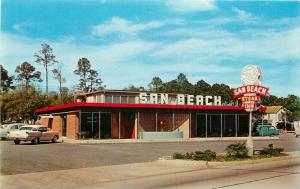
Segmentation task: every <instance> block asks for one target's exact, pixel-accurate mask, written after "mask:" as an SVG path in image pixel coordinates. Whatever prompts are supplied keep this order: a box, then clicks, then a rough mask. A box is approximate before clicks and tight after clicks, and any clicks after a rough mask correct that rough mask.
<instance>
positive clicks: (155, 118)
mask: <svg viewBox="0 0 300 189" xmlns="http://www.w3.org/2000/svg"><path fill="white" fill-rule="evenodd" d="M155 128H156V132H157V112H155Z"/></svg>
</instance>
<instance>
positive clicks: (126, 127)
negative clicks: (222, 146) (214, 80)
mask: <svg viewBox="0 0 300 189" xmlns="http://www.w3.org/2000/svg"><path fill="white" fill-rule="evenodd" d="M75 99H76V102H75V103H71V104H65V105H58V106H53V107H46V108H41V109H37V110H36V113H37V115H38V116H39V118H40V120H39V121H40V123H41V124H43V125H47V126H48V127H49V128H51V129H52V130H55V131H58V132H59V133H60V135H61V136H64V137H67V138H71V139H166V138H184V139H188V138H196V137H240V136H247V135H248V121H249V113H247V112H246V111H245V110H244V108H243V107H240V106H232V105H230V106H229V105H225V104H224V103H223V102H222V99H221V97H220V96H201V95H197V96H194V95H188V94H174V93H168V94H167V93H162V94H160V93H152V92H132V91H124V90H101V91H96V92H90V93H82V94H76V95H75Z"/></svg>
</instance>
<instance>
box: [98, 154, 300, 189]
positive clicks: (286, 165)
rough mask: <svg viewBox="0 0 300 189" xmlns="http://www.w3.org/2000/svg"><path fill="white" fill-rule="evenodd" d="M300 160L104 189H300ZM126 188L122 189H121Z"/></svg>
mask: <svg viewBox="0 0 300 189" xmlns="http://www.w3.org/2000/svg"><path fill="white" fill-rule="evenodd" d="M299 177H300V160H299V159H297V160H296V159H294V160H288V161H275V162H266V163H262V164H246V165H238V166H226V167H215V168H209V169H199V170H192V171H182V172H176V173H171V174H161V175H156V176H150V177H140V178H138V179H125V180H117V181H113V182H108V183H104V184H101V185H99V184H98V185H99V186H102V188H107V189H110V188H131V189H138V188H141V186H142V188H144V189H147V188H149V189H150V188H163V189H199V188H201V189H206V188H207V189H217V188H225V189H226V188H228V189H229V188H230V189H241V188H242V189H253V188H255V189H266V188H272V189H282V188H286V189H294V188H300V180H299ZM120 186H122V187H120Z"/></svg>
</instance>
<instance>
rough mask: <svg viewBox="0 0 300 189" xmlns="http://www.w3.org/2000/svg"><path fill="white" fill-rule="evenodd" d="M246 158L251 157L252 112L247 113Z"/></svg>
mask: <svg viewBox="0 0 300 189" xmlns="http://www.w3.org/2000/svg"><path fill="white" fill-rule="evenodd" d="M246 144H247V148H248V156H250V157H252V156H253V138H252V111H250V112H249V136H248V139H247V143H246Z"/></svg>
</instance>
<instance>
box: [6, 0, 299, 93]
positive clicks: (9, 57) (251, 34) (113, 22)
mask: <svg viewBox="0 0 300 189" xmlns="http://www.w3.org/2000/svg"><path fill="white" fill-rule="evenodd" d="M0 38H1V46H0V57H1V64H4V67H5V68H6V69H7V70H8V71H9V72H10V73H11V74H12V73H14V70H15V67H16V66H17V65H19V64H21V63H22V62H24V61H28V62H30V63H32V64H33V65H35V66H36V67H37V68H38V69H39V70H41V71H42V73H43V68H42V67H41V66H40V65H38V64H36V63H35V62H34V58H33V54H34V53H35V52H38V51H39V49H40V44H41V43H44V42H47V43H49V44H50V45H51V46H52V47H53V49H54V53H55V55H56V56H57V60H58V61H59V62H60V64H61V67H62V69H63V73H64V77H66V79H67V83H66V84H65V85H66V86H68V87H70V88H73V87H74V86H75V85H76V83H77V80H78V78H77V77H76V76H75V75H74V74H73V70H75V69H76V65H77V61H78V59H79V58H81V57H87V58H88V59H89V60H90V61H91V63H92V67H93V68H94V69H96V70H97V71H98V72H100V74H101V77H102V79H103V81H104V84H105V85H106V86H107V88H112V89H122V88H124V87H127V86H128V85H129V84H133V85H136V86H140V85H143V86H147V84H148V83H149V82H150V81H151V79H152V78H153V77H154V76H159V77H161V78H162V79H163V81H169V80H171V79H174V78H175V77H176V76H177V75H178V74H179V73H180V72H182V73H184V74H186V75H187V77H188V78H189V80H190V81H191V82H192V83H195V82H197V81H198V80H201V79H204V80H206V81H207V82H209V83H210V84H213V83H226V84H228V85H230V86H231V87H237V86H240V85H241V82H240V72H241V69H242V68H243V66H245V65H247V64H256V65H258V66H260V67H261V69H262V71H263V85H265V86H267V87H270V89H271V94H275V95H277V96H286V95H288V94H296V95H298V96H300V87H299V82H300V76H299V75H300V1H213V0H201V1H199V0H165V1H159V0H153V1H146V0H145V1H143V0H132V1H129V0H128V1H124V0H123V1H121V0H118V1H117V0H85V1H84V0H64V1H58V0H43V1H42V0H27V1H23V0H2V4H1V34H0ZM53 68H55V66H54V67H53ZM43 76H44V75H43ZM50 78H51V79H50V83H49V85H50V89H51V90H57V88H58V87H57V86H58V85H57V81H55V79H54V78H53V77H52V76H51V77H50ZM36 85H38V86H39V87H40V88H41V89H44V88H45V83H44V82H43V83H41V84H36Z"/></svg>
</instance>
